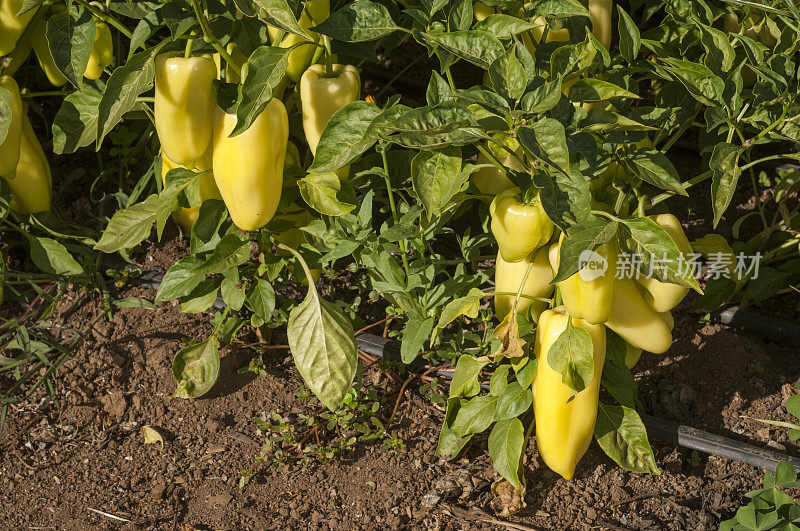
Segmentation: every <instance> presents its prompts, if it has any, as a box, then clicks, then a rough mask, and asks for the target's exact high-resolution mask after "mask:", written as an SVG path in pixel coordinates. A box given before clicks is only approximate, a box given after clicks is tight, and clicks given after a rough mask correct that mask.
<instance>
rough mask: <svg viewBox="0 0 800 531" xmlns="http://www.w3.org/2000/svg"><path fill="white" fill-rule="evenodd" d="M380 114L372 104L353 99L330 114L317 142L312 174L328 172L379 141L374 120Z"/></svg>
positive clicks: (310, 169)
mask: <svg viewBox="0 0 800 531" xmlns="http://www.w3.org/2000/svg"><path fill="white" fill-rule="evenodd" d="M381 113H382V111H381V109H380V108H379V107H378V106H377V105H375V104H374V103H369V102H367V101H354V102H352V103H348V104H347V105H345V106H344V107H342V108H341V109H339V110H338V111H336V113H335V114H334V115H333V116H332V117H331V119H330V120H329V121H328V124H327V125H326V126H325V130H324V131H323V132H322V136H321V137H320V139H319V144H318V145H317V153H316V155H315V156H314V163H313V164H311V167H310V168H309V169H308V171H309V172H312V173H327V172H331V171H334V170H338V169H339V168H341V167H343V166H346V165H347V164H349V163H351V162H353V161H354V160H355V159H356V158H357V157H358V156H359V155H361V154H362V153H364V152H365V151H366V150H368V149H369V148H370V147H372V145H373V144H374V143H375V142H376V141H377V140H378V132H377V128H376V127H374V126H373V122H374V121H375V119H376V118H377V117H378V116H380V115H381Z"/></svg>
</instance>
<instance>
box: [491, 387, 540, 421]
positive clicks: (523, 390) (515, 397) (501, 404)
mask: <svg viewBox="0 0 800 531" xmlns="http://www.w3.org/2000/svg"><path fill="white" fill-rule="evenodd" d="M532 404H533V390H532V389H531V388H530V387H528V386H526V387H522V385H520V383H519V382H511V383H510V384H508V386H506V388H505V389H504V390H503V392H502V393H501V394H500V397H499V398H498V399H497V409H496V410H495V413H494V419H495V420H497V421H501V420H508V419H513V418H516V417H518V416H520V415H522V414H523V413H525V412H526V411H527V410H528V409H529V408H530V407H531V405H532Z"/></svg>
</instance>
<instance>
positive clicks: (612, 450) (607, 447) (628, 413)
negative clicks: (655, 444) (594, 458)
mask: <svg viewBox="0 0 800 531" xmlns="http://www.w3.org/2000/svg"><path fill="white" fill-rule="evenodd" d="M594 436H595V437H596V438H597V442H598V443H599V444H600V447H601V448H602V449H603V451H604V452H605V453H606V455H607V456H608V457H610V458H611V459H613V460H614V461H615V462H616V463H617V464H618V465H619V466H621V467H623V468H627V469H628V470H632V471H634V472H640V473H649V474H659V473H660V472H659V470H658V467H657V466H656V461H655V457H654V456H653V450H652V449H651V448H650V442H649V441H648V440H647V431H646V430H645V427H644V424H643V423H642V419H640V418H639V414H638V413H636V410H634V409H631V408H629V407H625V406H609V405H606V404H603V403H600V407H599V410H598V413H597V423H596V424H595V426H594Z"/></svg>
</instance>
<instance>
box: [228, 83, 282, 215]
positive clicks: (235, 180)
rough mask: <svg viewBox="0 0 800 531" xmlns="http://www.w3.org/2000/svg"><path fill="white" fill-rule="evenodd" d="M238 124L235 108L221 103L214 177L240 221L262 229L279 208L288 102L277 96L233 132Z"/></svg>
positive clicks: (232, 212) (230, 209) (229, 209)
mask: <svg viewBox="0 0 800 531" xmlns="http://www.w3.org/2000/svg"><path fill="white" fill-rule="evenodd" d="M235 125H236V115H235V114H227V113H225V111H223V110H222V109H217V111H216V115H215V117H214V137H213V142H214V146H213V149H214V151H213V160H214V164H213V166H214V179H215V180H216V182H217V188H219V191H220V193H221V194H222V199H223V200H224V201H225V206H227V207H228V212H229V213H230V215H231V218H232V219H233V222H234V223H235V224H236V226H237V227H239V228H240V229H242V230H257V229H260V228H261V227H263V226H264V225H266V224H267V223H269V221H270V220H271V219H272V217H273V216H274V215H275V212H276V210H277V209H278V203H279V201H280V198H281V189H282V188H283V162H284V159H285V158H286V143H287V142H288V141H289V117H288V116H287V114H286V107H284V105H283V103H282V102H281V101H280V100H277V99H275V98H272V99H271V100H270V102H269V104H268V105H267V107H266V108H265V109H264V110H263V111H262V113H261V114H260V115H258V117H257V118H256V119H255V121H254V122H253V124H252V125H251V126H250V127H249V128H248V129H247V130H246V131H244V132H243V133H241V134H240V135H237V136H235V137H233V138H230V137H229V136H228V135H230V133H231V131H233V128H234V126H235Z"/></svg>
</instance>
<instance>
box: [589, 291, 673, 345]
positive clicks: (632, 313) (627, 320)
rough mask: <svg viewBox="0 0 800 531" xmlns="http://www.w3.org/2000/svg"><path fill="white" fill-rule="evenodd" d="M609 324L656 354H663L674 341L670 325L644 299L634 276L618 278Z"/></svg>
mask: <svg viewBox="0 0 800 531" xmlns="http://www.w3.org/2000/svg"><path fill="white" fill-rule="evenodd" d="M605 324H606V326H607V327H609V328H610V329H611V330H613V331H614V332H616V333H617V334H619V335H620V337H622V339H624V340H625V341H627V342H628V343H629V344H630V345H631V346H633V347H635V348H640V349H643V350H646V351H648V352H652V353H653V354H663V353H664V352H666V351H667V350H668V349H669V347H670V346H671V345H672V332H671V331H670V329H669V326H667V323H666V322H665V321H664V319H663V318H662V317H661V316H660V315H659V314H658V313H657V312H656V311H655V310H653V309H652V308H651V307H650V306H648V305H647V303H646V302H644V299H643V298H642V295H641V293H640V292H639V289H638V288H637V287H636V283H635V282H634V281H633V279H630V278H620V279H617V282H616V289H615V290H614V301H613V302H612V304H611V315H609V317H608V320H607V321H606V323H605Z"/></svg>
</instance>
